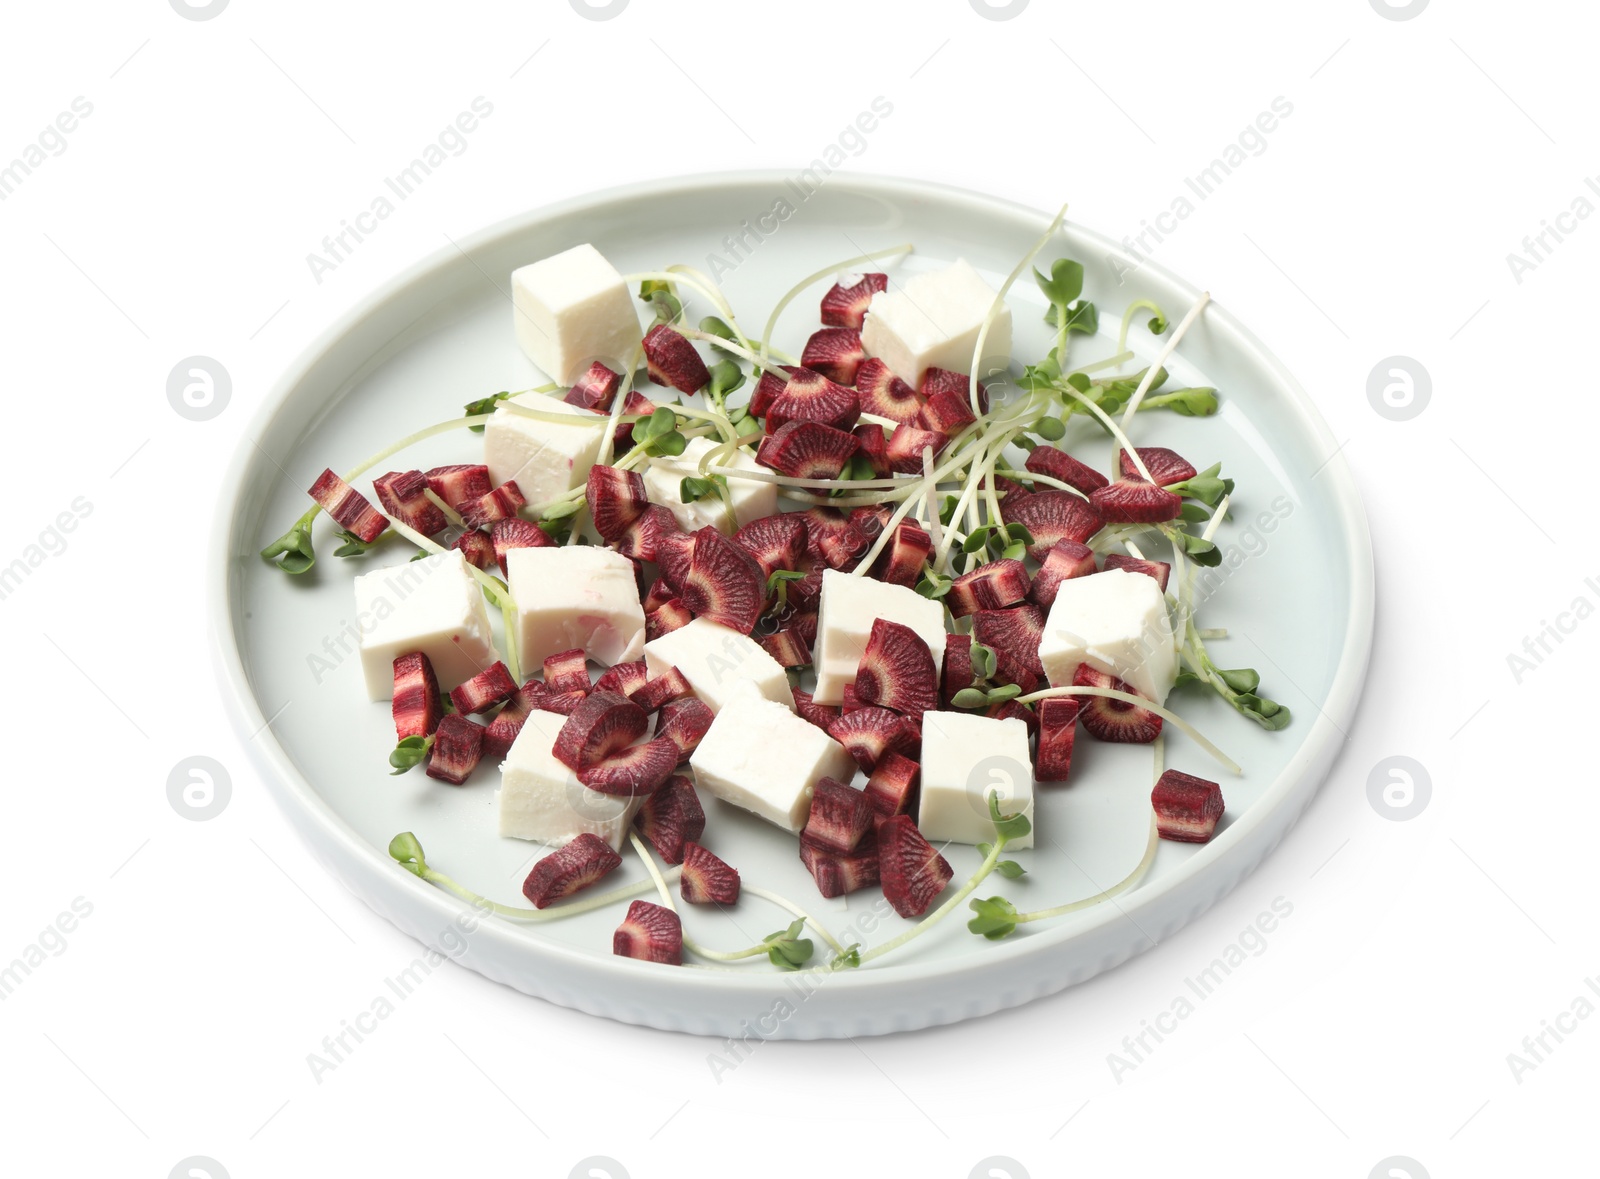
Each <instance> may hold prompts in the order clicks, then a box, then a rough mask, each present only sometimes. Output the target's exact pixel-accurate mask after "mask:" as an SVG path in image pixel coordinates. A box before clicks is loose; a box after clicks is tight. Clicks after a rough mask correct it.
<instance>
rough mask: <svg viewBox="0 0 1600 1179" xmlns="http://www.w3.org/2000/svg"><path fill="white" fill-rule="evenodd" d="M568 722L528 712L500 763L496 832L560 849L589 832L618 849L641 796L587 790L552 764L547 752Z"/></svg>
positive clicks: (563, 768) (561, 766)
mask: <svg viewBox="0 0 1600 1179" xmlns="http://www.w3.org/2000/svg"><path fill="white" fill-rule="evenodd" d="M566 721H567V718H566V717H564V716H560V715H558V714H556V713H554V712H532V713H530V714H529V715H528V719H527V721H526V722H525V723H524V724H523V726H522V731H521V732H520V733H518V734H517V739H516V740H515V741H514V742H512V745H511V748H510V749H509V750H508V751H507V752H506V759H505V760H504V761H503V762H501V763H500V793H499V797H498V802H499V807H500V834H501V835H509V836H511V837H512V838H513V839H537V840H539V841H540V842H541V843H548V844H552V845H554V846H557V847H560V846H562V845H564V844H568V843H571V842H572V841H573V840H574V839H576V838H577V837H578V836H580V835H583V834H585V833H588V834H590V835H598V836H599V837H600V838H601V839H603V840H605V841H606V842H607V843H609V844H610V845H611V846H612V847H613V848H616V849H618V850H620V849H621V847H622V843H623V841H624V840H625V839H627V837H628V826H629V824H631V823H632V822H633V816H634V815H635V814H637V813H638V811H639V808H640V807H641V806H643V805H644V796H643V795H640V796H639V797H637V798H634V797H629V796H623V797H620V798H619V797H616V796H615V795H610V794H601V793H599V792H598V791H595V790H590V789H589V788H588V787H587V786H585V785H584V784H583V783H582V782H580V781H578V775H577V774H575V773H573V772H572V771H571V770H570V769H568V768H567V767H566V766H565V765H564V764H562V763H561V762H560V761H558V760H556V755H555V754H554V753H552V752H551V750H552V749H553V748H554V747H555V742H556V734H557V733H559V732H561V726H562V725H564V724H565V723H566Z"/></svg>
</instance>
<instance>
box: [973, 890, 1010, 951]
mask: <svg viewBox="0 0 1600 1179" xmlns="http://www.w3.org/2000/svg"><path fill="white" fill-rule="evenodd" d="M967 906H968V908H970V909H971V910H972V911H973V912H974V913H976V914H977V916H976V917H974V918H973V919H972V920H971V921H968V922H967V928H968V929H970V930H971V931H972V932H973V933H977V934H982V935H983V936H984V937H986V938H988V939H989V940H990V941H999V940H1000V939H1001V938H1003V937H1005V936H1006V935H1007V934H1008V933H1010V932H1011V931H1012V930H1014V929H1016V928H1017V922H1016V917H1017V910H1016V906H1014V905H1013V904H1012V903H1011V902H1010V901H1008V900H1006V899H1005V897H989V898H988V899H987V900H978V899H976V898H974V899H973V900H971V901H968V902H967Z"/></svg>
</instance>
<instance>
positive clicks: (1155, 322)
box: [1145, 314, 1167, 336]
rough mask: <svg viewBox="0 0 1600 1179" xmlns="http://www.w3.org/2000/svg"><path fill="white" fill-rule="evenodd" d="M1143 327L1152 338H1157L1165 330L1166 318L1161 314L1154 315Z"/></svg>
mask: <svg viewBox="0 0 1600 1179" xmlns="http://www.w3.org/2000/svg"><path fill="white" fill-rule="evenodd" d="M1145 326H1146V327H1148V328H1149V329H1150V334H1151V335H1152V336H1159V335H1161V334H1162V333H1163V332H1165V331H1166V330H1167V317H1166V316H1165V315H1161V314H1157V315H1154V316H1152V317H1151V319H1150V322H1149V323H1148V324H1146V325H1145Z"/></svg>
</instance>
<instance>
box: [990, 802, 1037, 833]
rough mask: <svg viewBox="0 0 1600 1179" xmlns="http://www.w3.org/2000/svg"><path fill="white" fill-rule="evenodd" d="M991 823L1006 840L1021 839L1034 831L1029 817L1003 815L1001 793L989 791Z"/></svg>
mask: <svg viewBox="0 0 1600 1179" xmlns="http://www.w3.org/2000/svg"><path fill="white" fill-rule="evenodd" d="M989 821H990V822H991V823H993V824H994V829H995V830H996V831H997V832H999V833H1000V834H1001V835H1002V836H1004V837H1005V838H1006V839H1021V838H1022V837H1023V836H1024V835H1026V834H1027V833H1028V832H1030V831H1032V830H1033V824H1032V823H1030V822H1028V816H1027V815H1002V814H1001V813H1000V792H999V791H998V790H991V791H989Z"/></svg>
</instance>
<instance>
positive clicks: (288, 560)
mask: <svg viewBox="0 0 1600 1179" xmlns="http://www.w3.org/2000/svg"><path fill="white" fill-rule="evenodd" d="M320 510H321V509H320V508H312V509H311V510H310V511H309V512H307V513H306V514H305V515H304V516H301V517H300V519H298V520H296V521H295V522H294V527H292V528H290V529H289V531H288V532H285V533H284V534H283V535H282V536H280V537H278V539H277V540H275V541H273V542H272V543H271V544H269V545H268V546H267V547H266V548H264V549H262V550H261V556H262V557H263V558H265V559H266V560H268V561H271V562H272V563H273V564H275V565H277V567H278V568H279V569H282V570H283V571H284V572H285V573H288V574H292V575H298V574H301V573H304V572H305V571H306V570H307V569H310V568H311V566H313V565H315V564H316V563H317V550H316V549H315V548H314V547H313V546H312V544H311V522H312V521H313V520H315V519H316V517H317V513H318V512H319V511H320Z"/></svg>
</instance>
